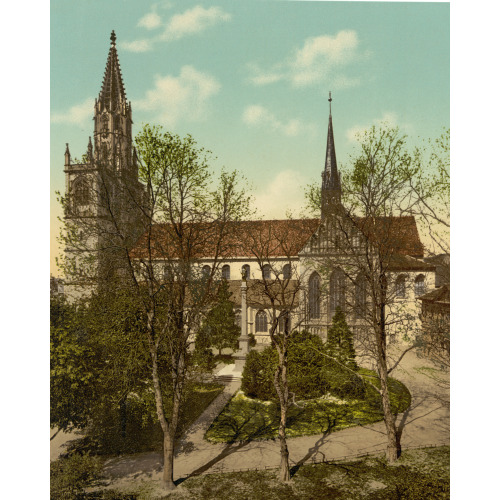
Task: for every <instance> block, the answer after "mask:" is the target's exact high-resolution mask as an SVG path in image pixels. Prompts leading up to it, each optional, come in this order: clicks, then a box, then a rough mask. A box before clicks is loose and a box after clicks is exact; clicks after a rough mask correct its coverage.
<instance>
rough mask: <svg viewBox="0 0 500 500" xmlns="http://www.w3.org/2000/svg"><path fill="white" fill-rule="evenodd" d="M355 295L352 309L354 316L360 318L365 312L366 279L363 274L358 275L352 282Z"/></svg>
mask: <svg viewBox="0 0 500 500" xmlns="http://www.w3.org/2000/svg"><path fill="white" fill-rule="evenodd" d="M354 287H355V292H354V293H355V297H354V309H355V313H356V316H357V317H358V318H362V317H363V316H364V314H365V312H366V279H365V277H364V276H363V275H361V274H360V275H358V277H357V278H356V281H355V283H354Z"/></svg>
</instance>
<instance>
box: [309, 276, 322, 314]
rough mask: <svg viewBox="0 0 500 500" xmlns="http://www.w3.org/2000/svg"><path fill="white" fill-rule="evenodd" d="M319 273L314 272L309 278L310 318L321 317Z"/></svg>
mask: <svg viewBox="0 0 500 500" xmlns="http://www.w3.org/2000/svg"><path fill="white" fill-rule="evenodd" d="M319 299H320V296H319V274H318V273H313V274H312V275H311V277H310V278H309V301H308V302H309V319H318V318H319V310H320V308H319V306H320V300H319Z"/></svg>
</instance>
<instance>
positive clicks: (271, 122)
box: [242, 104, 309, 137]
mask: <svg viewBox="0 0 500 500" xmlns="http://www.w3.org/2000/svg"><path fill="white" fill-rule="evenodd" d="M242 119H243V122H244V123H246V124H247V125H250V126H270V127H271V128H272V129H273V130H277V131H278V132H281V133H282V134H285V135H287V136H289V137H295V136H297V135H299V134H300V133H302V132H304V131H305V130H307V129H308V128H309V127H308V126H307V125H304V124H303V123H302V122H301V121H300V120H297V119H291V120H289V121H288V122H286V123H284V122H282V121H280V120H278V119H277V118H276V116H275V115H274V114H273V113H271V112H270V111H269V110H268V109H267V108H265V107H264V106H260V105H258V104H254V105H250V106H247V107H246V108H245V110H244V111H243V116H242Z"/></svg>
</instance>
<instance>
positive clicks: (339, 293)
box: [330, 268, 345, 317]
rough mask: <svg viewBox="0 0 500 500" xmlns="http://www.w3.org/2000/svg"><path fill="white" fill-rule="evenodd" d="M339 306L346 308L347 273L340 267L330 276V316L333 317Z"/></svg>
mask: <svg viewBox="0 0 500 500" xmlns="http://www.w3.org/2000/svg"><path fill="white" fill-rule="evenodd" d="M337 307H340V309H342V311H344V310H345V274H344V273H343V271H342V270H341V269H339V268H337V269H334V271H333V273H332V275H331V277H330V316H331V317H333V315H334V314H335V311H336V310H337Z"/></svg>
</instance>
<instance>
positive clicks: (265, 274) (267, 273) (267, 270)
mask: <svg viewBox="0 0 500 500" xmlns="http://www.w3.org/2000/svg"><path fill="white" fill-rule="evenodd" d="M262 278H263V279H265V280H270V279H271V266H270V265H269V264H265V265H264V266H262Z"/></svg>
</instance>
